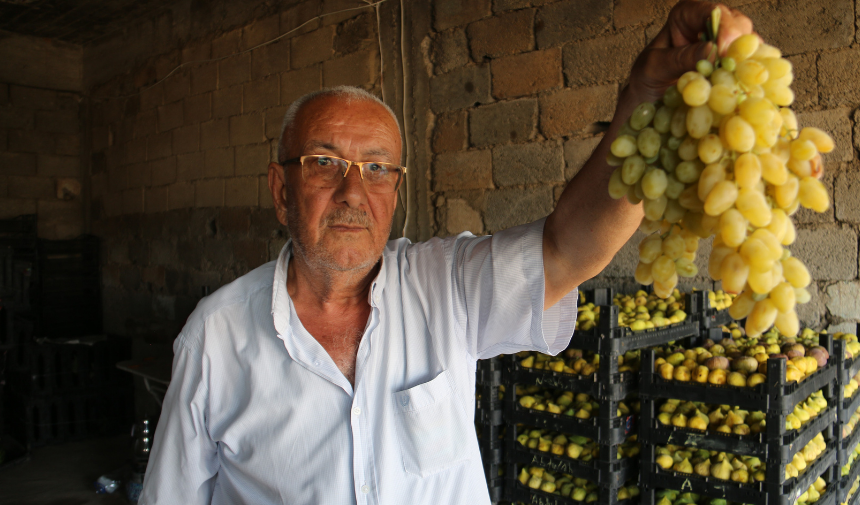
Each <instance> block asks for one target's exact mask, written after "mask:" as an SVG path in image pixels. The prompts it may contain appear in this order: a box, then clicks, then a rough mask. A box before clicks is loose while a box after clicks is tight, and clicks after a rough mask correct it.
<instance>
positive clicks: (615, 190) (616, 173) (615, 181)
mask: <svg viewBox="0 0 860 505" xmlns="http://www.w3.org/2000/svg"><path fill="white" fill-rule="evenodd" d="M629 189H630V186H628V185H627V184H624V181H623V180H622V179H621V169H620V168H616V169H615V170H613V171H612V175H611V176H609V196H611V197H612V198H615V199H616V200H618V199H619V198H621V197H622V196H624V195H626V194H627V190H629Z"/></svg>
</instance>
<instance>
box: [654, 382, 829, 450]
mask: <svg viewBox="0 0 860 505" xmlns="http://www.w3.org/2000/svg"><path fill="white" fill-rule="evenodd" d="M641 409H642V410H641V412H642V413H641V415H640V417H639V438H640V440H642V441H646V442H647V443H650V444H655V445H667V444H672V445H683V446H691V447H696V448H697V449H705V450H709V451H720V452H731V453H735V454H743V455H747V456H756V457H760V458H761V459H762V460H764V459H768V460H779V459H784V460H788V461H790V460H791V458H793V457H794V455H795V454H797V452H798V451H800V450H801V449H803V447H805V446H806V444H808V443H809V441H810V440H812V439H813V438H814V437H815V436H816V435H817V434H818V433H821V432H822V431H824V430H826V429H827V428H828V427H830V426H832V425H833V424H834V423H836V406H835V405H831V406H830V407H828V408H827V410H825V411H824V412H822V413H820V414H819V415H818V416H816V417H815V419H814V420H812V421H810V422H808V423H806V425H804V426H801V427H800V429H797V430H791V431H785V415H783V414H780V413H777V414H776V415H771V416H768V417H766V422H767V427H768V432H763V433H758V434H750V435H734V434H727V433H718V432H715V431H699V430H694V429H692V428H678V427H675V426H667V425H665V424H662V423H661V422H660V421H659V420H657V416H656V409H657V405H656V402H655V401H654V400H651V399H649V398H642V400H641ZM780 428H782V429H780ZM769 435H773V436H775V437H776V438H775V440H768V436H769ZM770 442H773V443H770Z"/></svg>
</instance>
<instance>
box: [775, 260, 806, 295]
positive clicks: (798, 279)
mask: <svg viewBox="0 0 860 505" xmlns="http://www.w3.org/2000/svg"><path fill="white" fill-rule="evenodd" d="M782 272H783V275H784V276H785V280H787V281H788V282H790V283H791V285H792V286H794V287H796V288H805V287H806V286H809V283H810V282H811V280H812V279H811V277H810V276H809V270H807V269H806V265H804V264H803V262H801V261H800V260H799V259H797V258H794V257H791V258H786V259H784V260H782Z"/></svg>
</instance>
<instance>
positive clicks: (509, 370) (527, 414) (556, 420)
mask: <svg viewBox="0 0 860 505" xmlns="http://www.w3.org/2000/svg"><path fill="white" fill-rule="evenodd" d="M699 296H701V294H699V293H693V294H690V295H687V299H686V306H687V307H694V306H697V305H698V304H699V303H700V302H699V301H698V298H699ZM586 299H587V300H588V301H589V302H592V303H594V304H595V305H598V306H600V321H599V323H598V325H597V326H596V327H595V328H594V329H593V330H591V331H577V332H575V333H574V335H573V338H572V340H571V342H570V345H569V348H570V349H577V350H582V351H591V352H593V353H595V354H598V355H599V367H598V369H597V371H596V373H594V374H590V375H575V374H567V373H561V372H555V371H550V370H545V369H544V370H541V369H535V368H533V367H524V366H522V364H521V359H522V358H518V357H516V356H509V357H507V358H506V368H505V376H504V379H503V382H504V384H505V387H506V390H507V392H508V394H507V395H506V396H505V409H506V410H505V419H506V425H507V427H508V429H507V434H506V436H505V451H506V452H505V456H506V458H505V460H506V463H507V466H508V468H507V470H506V473H505V499H506V500H508V501H511V502H523V503H527V504H530V503H541V504H547V505H562V504H570V505H576V504H579V503H581V501H577V500H574V499H573V498H571V497H566V496H563V495H561V494H558V493H549V492H545V491H541V490H539V489H533V488H531V487H529V486H528V485H524V484H523V483H522V482H521V481H520V480H519V479H518V476H519V475H520V473H521V472H522V471H523V469H530V468H533V467H538V468H543V469H545V470H550V471H552V472H557V473H559V474H567V475H571V476H573V477H574V478H575V479H576V478H579V479H586V480H587V481H589V482H591V483H593V484H596V485H597V486H598V490H597V492H598V495H599V496H598V500H597V501H598V503H601V504H615V503H625V502H631V503H636V502H638V500H639V498H638V497H633V496H631V497H630V499H629V500H619V490H620V489H621V488H622V487H624V486H627V485H635V484H636V483H637V482H638V480H639V478H638V477H639V465H638V464H637V463H638V457H635V454H634V457H627V458H625V457H619V449H620V448H621V446H622V444H625V442H627V441H628V440H629V437H631V436H632V435H636V433H637V431H636V415H635V409H630V406H632V405H633V404H634V403H635V402H636V401H637V399H636V391H637V389H638V379H639V378H638V373H637V372H636V371H625V372H619V363H618V359H619V357H621V356H623V355H624V354H625V353H628V352H629V351H635V350H639V349H643V348H645V347H651V346H656V345H661V344H665V343H666V342H669V341H674V340H678V339H683V338H687V337H692V336H696V335H698V334H699V331H700V324H701V323H700V321H699V320H698V318H697V317H696V316H694V315H688V316H687V319H686V320H685V321H682V322H680V323H676V324H672V325H669V326H666V327H663V328H656V329H650V330H645V331H639V332H632V331H630V330H629V329H628V328H623V327H619V326H618V307H617V306H615V305H613V304H612V291H611V290H606V289H598V290H594V291H591V292H588V293H586ZM528 386H540V387H542V388H549V389H553V390H558V391H569V392H573V393H584V394H587V395H589V396H591V397H592V398H594V399H595V400H596V401H597V402H598V403H599V409H598V410H597V411H592V413H591V417H590V418H587V419H582V418H577V417H575V416H569V415H565V414H554V413H549V412H546V411H538V410H534V409H531V408H526V407H525V406H523V405H521V404H520V402H519V398H518V396H517V387H528ZM621 402H625V406H626V407H627V408H628V409H630V410H627V411H626V412H625V411H624V410H622V409H620V407H621V405H620V404H621ZM530 429H531V430H534V429H536V430H550V431H552V432H557V433H560V434H562V435H565V436H568V437H585V438H588V439H591V440H592V441H593V442H596V443H597V444H598V445H599V456H598V457H595V458H593V459H592V460H590V461H582V460H580V459H573V458H571V457H568V456H567V455H566V454H561V455H557V454H553V453H551V452H548V451H540V450H537V449H533V448H529V447H528V446H526V445H523V443H522V441H518V436H520V435H522V434H523V433H522V432H521V430H530Z"/></svg>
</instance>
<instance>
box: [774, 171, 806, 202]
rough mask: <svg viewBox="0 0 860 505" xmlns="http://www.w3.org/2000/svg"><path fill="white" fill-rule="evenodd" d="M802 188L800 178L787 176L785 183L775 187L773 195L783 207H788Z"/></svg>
mask: <svg viewBox="0 0 860 505" xmlns="http://www.w3.org/2000/svg"><path fill="white" fill-rule="evenodd" d="M799 190H800V180H799V179H798V178H797V177H795V176H793V175H792V176H790V177H787V178H786V181H785V184H781V185H779V186H777V187H776V188H774V190H773V196H774V199H776V204H777V205H779V206H780V207H781V208H783V209H787V208H789V207H790V206H791V204H792V203H793V202H794V199H795V198H797V193H798V191H799Z"/></svg>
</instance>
